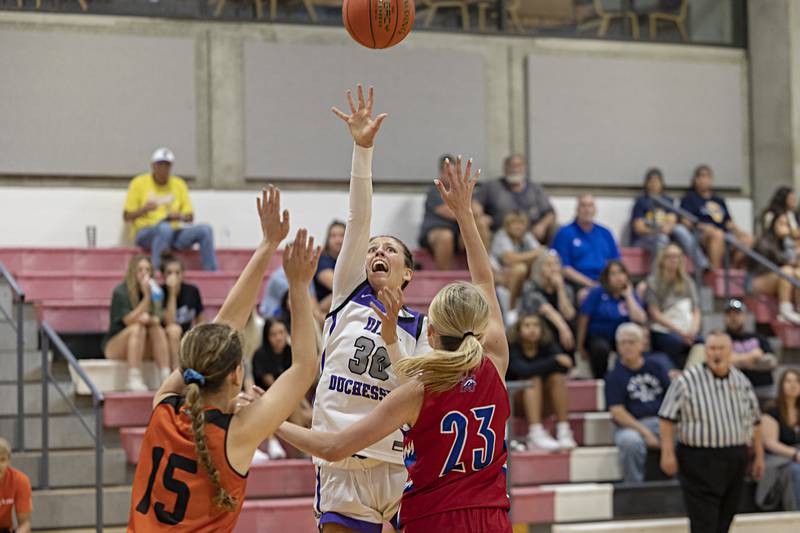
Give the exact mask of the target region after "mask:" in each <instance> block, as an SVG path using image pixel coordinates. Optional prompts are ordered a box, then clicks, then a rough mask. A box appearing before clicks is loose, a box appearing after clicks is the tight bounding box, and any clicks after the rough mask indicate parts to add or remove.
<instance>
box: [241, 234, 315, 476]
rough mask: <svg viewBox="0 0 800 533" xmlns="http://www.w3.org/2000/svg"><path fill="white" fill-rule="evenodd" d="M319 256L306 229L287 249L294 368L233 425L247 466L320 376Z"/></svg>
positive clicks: (285, 259) (284, 260) (249, 406)
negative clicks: (313, 292) (315, 294)
mask: <svg viewBox="0 0 800 533" xmlns="http://www.w3.org/2000/svg"><path fill="white" fill-rule="evenodd" d="M320 253H321V251H320V248H319V247H314V239H313V238H308V232H307V231H306V230H305V229H301V230H299V231H298V232H297V236H296V237H295V240H294V242H293V243H292V244H291V245H289V246H287V247H286V250H284V253H283V269H284V270H285V271H286V277H287V278H288V280H289V301H290V303H291V306H292V366H291V367H289V369H288V370H286V372H284V373H283V374H281V375H280V377H279V378H278V379H276V380H275V382H274V383H273V384H272V385H271V386H270V388H269V390H268V391H267V392H266V393H265V394H264V395H263V396H261V397H260V398H258V399H257V400H255V401H254V402H252V403H251V404H250V405H247V406H246V407H243V408H242V409H241V410H240V411H239V412H238V413H237V414H236V416H235V418H234V422H232V423H231V431H232V432H233V435H232V437H233V438H234V442H236V444H237V447H239V449H240V450H241V452H240V453H241V454H243V455H244V462H245V463H246V464H249V461H250V459H251V458H252V456H253V453H254V452H255V449H256V447H258V445H259V444H261V442H263V441H264V440H265V439H266V438H267V437H269V436H270V435H272V434H273V433H274V432H275V429H276V428H277V427H278V426H279V425H280V424H281V422H283V421H284V420H286V418H288V417H289V415H291V414H292V411H294V410H295V408H296V407H297V404H298V403H299V402H300V400H301V399H302V398H303V397H304V396H305V394H306V392H307V391H308V389H309V388H310V387H311V384H312V383H313V382H314V378H315V377H316V375H317V344H316V331H315V328H316V325H315V324H316V322H315V320H314V315H313V312H312V303H311V296H310V294H309V292H308V286H309V284H310V283H311V279H312V278H313V277H314V273H315V272H316V271H317V262H318V260H319V256H320ZM229 453H231V451H229ZM239 458H240V459H241V458H242V457H241V456H240V457H239Z"/></svg>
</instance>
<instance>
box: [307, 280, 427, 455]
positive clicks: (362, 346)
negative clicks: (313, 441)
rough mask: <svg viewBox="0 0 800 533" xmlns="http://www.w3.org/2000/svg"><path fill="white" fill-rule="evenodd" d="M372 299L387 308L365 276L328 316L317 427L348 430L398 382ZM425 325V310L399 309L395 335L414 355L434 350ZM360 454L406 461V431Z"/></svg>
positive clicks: (316, 409) (314, 425)
mask: <svg viewBox="0 0 800 533" xmlns="http://www.w3.org/2000/svg"><path fill="white" fill-rule="evenodd" d="M371 303H375V304H377V305H378V307H379V308H381V309H383V305H381V303H380V302H379V301H378V299H377V297H376V296H375V294H374V292H373V290H372V287H371V286H370V285H369V283H368V282H367V281H366V280H365V281H364V282H363V283H361V284H360V285H359V286H358V287H356V289H355V290H354V291H353V292H352V293H351V294H350V296H348V297H347V299H346V300H344V301H343V302H342V304H341V305H339V306H338V307H337V308H336V309H334V310H333V311H331V312H330V313H329V314H328V316H327V318H326V320H325V330H324V331H325V337H324V339H323V346H324V350H323V352H322V358H321V361H320V370H321V372H320V378H319V383H318V384H317V391H316V396H315V398H314V419H313V422H312V426H311V427H312V429H313V430H316V431H331V432H334V431H342V430H344V429H345V428H347V427H348V426H350V425H352V424H353V423H355V422H358V421H359V420H361V419H362V418H364V417H365V416H366V415H367V414H369V413H370V412H371V411H372V410H373V409H374V408H375V407H376V406H377V405H378V402H380V401H381V400H382V399H383V398H385V397H386V395H387V394H389V393H390V392H391V391H393V390H394V389H395V388H397V386H398V385H399V382H398V380H397V377H396V376H395V374H394V371H393V369H392V368H391V362H390V360H389V353H388V352H387V350H386V344H385V343H384V342H383V339H382V338H381V334H380V332H381V321H380V320H379V319H378V316H377V315H376V314H375V312H374V311H373V310H372V308H371V307H370V304H371ZM426 328H427V320H426V318H425V316H424V315H423V314H421V313H417V312H414V311H411V310H409V309H405V308H404V309H403V310H402V311H401V313H400V315H399V317H398V322H397V340H398V342H399V343H400V346H401V349H402V351H403V353H405V354H407V355H412V356H413V355H417V354H421V353H426V352H428V351H430V347H429V346H428V340H427V334H426ZM357 455H359V456H363V457H371V458H373V459H378V460H380V461H386V462H389V463H395V464H403V434H402V432H401V431H400V430H399V429H398V430H397V431H395V432H394V433H392V434H391V435H389V436H387V437H386V438H384V439H383V440H381V441H379V442H377V443H375V444H373V445H372V446H370V447H368V448H365V449H364V450H361V451H359V452H358V454H357ZM314 462H315V463H316V464H318V465H330V466H335V467H340V468H347V466H346V465H347V463H348V461H347V460H344V461H339V462H338V463H328V462H326V461H323V460H322V459H319V458H317V457H315V458H314Z"/></svg>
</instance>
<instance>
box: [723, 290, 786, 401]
mask: <svg viewBox="0 0 800 533" xmlns="http://www.w3.org/2000/svg"><path fill="white" fill-rule="evenodd" d="M746 310H747V308H746V307H745V305H744V302H742V301H741V300H737V299H735V298H733V299H731V300H730V301H729V302H728V306H727V308H726V310H725V332H726V333H727V334H728V335H729V336H730V338H731V340H732V341H733V359H732V360H731V362H732V364H733V366H735V367H736V368H738V369H739V370H741V371H742V372H743V373H744V375H745V376H747V379H749V380H750V383H751V384H752V385H753V390H754V391H755V393H756V396H757V397H758V398H759V399H761V400H772V399H774V398H775V387H774V382H773V379H772V370H773V369H774V368H775V367H776V366H778V358H777V357H776V356H775V354H774V351H773V350H772V346H770V344H769V341H768V340H767V339H766V337H764V336H763V335H761V334H759V333H756V332H748V331H745V329H744V325H745V324H744V322H745V311H746Z"/></svg>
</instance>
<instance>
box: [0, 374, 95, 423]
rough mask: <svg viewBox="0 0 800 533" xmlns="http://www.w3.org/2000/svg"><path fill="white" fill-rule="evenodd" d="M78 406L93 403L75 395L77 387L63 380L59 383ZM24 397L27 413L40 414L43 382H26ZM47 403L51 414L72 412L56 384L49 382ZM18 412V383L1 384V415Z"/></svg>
mask: <svg viewBox="0 0 800 533" xmlns="http://www.w3.org/2000/svg"><path fill="white" fill-rule="evenodd" d="M58 386H59V387H60V388H61V390H62V391H63V392H64V394H66V396H67V398H69V399H70V400H71V401H72V403H73V404H75V406H76V407H78V408H79V409H81V408H82V407H91V404H89V403H87V402H86V401H78V400H83V398H76V397H75V387H74V385H73V384H72V383H71V382H61V383H59V384H58ZM23 392H24V399H25V414H26V415H32V414H40V413H41V412H42V384H41V382H39V383H35V382H28V383H25V390H24V391H23ZM47 404H48V406H49V410H50V411H49V412H50V413H51V414H63V413H71V412H72V410H71V409H70V407H69V404H68V403H67V401H66V400H64V398H63V397H62V396H61V394H59V392H58V389H57V388H56V385H54V384H53V383H50V384H49V387H48V398H47ZM16 413H17V385H16V384H13V385H0V416H8V415H15V414H16Z"/></svg>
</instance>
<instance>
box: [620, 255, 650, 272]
mask: <svg viewBox="0 0 800 533" xmlns="http://www.w3.org/2000/svg"><path fill="white" fill-rule="evenodd" d="M619 254H620V256H621V259H622V264H624V265H625V268H627V269H628V272H629V273H630V275H631V276H633V277H637V278H641V277H644V276H646V275H647V274H648V273H649V272H650V261H651V259H650V254H649V253H647V251H646V250H644V249H643V248H620V249H619Z"/></svg>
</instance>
